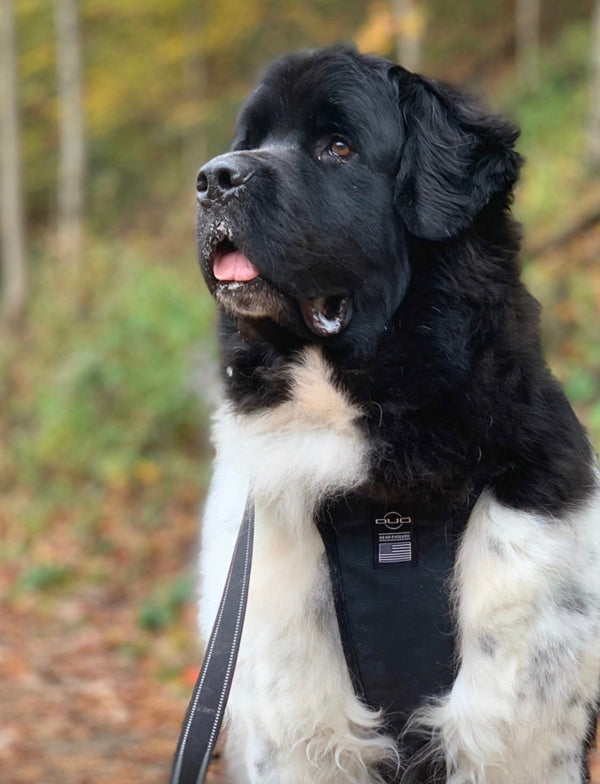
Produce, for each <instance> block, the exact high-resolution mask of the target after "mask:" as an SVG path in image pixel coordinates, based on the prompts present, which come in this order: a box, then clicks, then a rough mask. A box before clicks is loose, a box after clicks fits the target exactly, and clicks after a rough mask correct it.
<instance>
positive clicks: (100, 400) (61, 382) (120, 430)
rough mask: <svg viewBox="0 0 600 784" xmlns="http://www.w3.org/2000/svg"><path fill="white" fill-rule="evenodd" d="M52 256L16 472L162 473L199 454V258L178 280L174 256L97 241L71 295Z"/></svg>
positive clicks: (124, 477)
mask: <svg viewBox="0 0 600 784" xmlns="http://www.w3.org/2000/svg"><path fill="white" fill-rule="evenodd" d="M187 261H188V260H186V262H187ZM43 263H44V264H45V270H44V274H43V275H42V277H41V280H40V284H41V285H40V291H39V294H38V296H37V298H36V300H35V303H34V307H33V310H32V314H31V315H32V319H33V321H34V322H35V324H37V325H38V329H37V330H35V334H34V337H33V345H32V346H31V347H30V352H31V354H30V364H29V366H28V368H27V372H28V374H29V379H28V380H29V382H30V389H29V394H28V395H26V396H25V397H23V398H20V399H19V400H14V401H12V403H11V407H12V415H13V416H12V418H13V421H15V422H18V423H19V426H18V427H15V428H14V429H12V430H11V434H10V435H11V441H12V444H11V445H12V447H13V451H14V455H15V459H16V461H17V467H18V471H19V472H23V473H24V475H26V476H27V477H29V479H30V481H32V482H33V483H34V484H39V483H40V482H43V481H44V480H45V479H46V478H50V477H51V478H52V479H53V480H54V481H55V482H56V483H57V484H58V486H61V485H63V486H64V483H65V482H66V483H67V486H70V485H73V483H77V482H86V481H88V482H89V481H92V482H96V483H102V484H104V483H109V484H116V485H122V484H127V483H128V482H129V481H130V480H132V479H133V478H135V477H140V478H141V480H142V482H145V483H146V484H152V483H153V482H155V481H158V476H159V475H160V474H161V473H163V472H164V471H168V465H167V463H168V460H167V458H166V456H169V455H172V454H175V455H179V456H181V455H184V454H191V453H194V452H195V453H197V451H198V442H199V427H200V422H201V411H200V407H199V402H198V396H197V394H196V392H195V391H194V390H193V389H192V385H191V381H190V377H191V355H192V351H193V349H194V347H195V346H197V345H198V344H199V343H200V342H203V341H205V339H206V335H207V333H208V332H209V323H210V322H211V319H212V308H211V305H210V303H209V302H208V295H207V294H206V293H205V291H204V287H203V285H202V283H201V281H200V279H199V275H198V273H197V272H196V270H195V265H194V262H193V261H192V259H189V272H188V274H186V275H181V276H178V275H175V274H173V269H172V268H170V266H171V267H172V266H175V264H172V265H169V264H168V263H164V264H160V265H159V264H156V263H154V264H151V263H147V262H144V261H143V260H142V259H141V258H140V257H139V256H138V255H137V254H136V253H134V252H132V251H131V250H130V249H126V248H124V247H123V246H121V245H119V244H112V245H97V246H94V247H93V249H92V251H91V253H90V255H89V256H88V258H86V260H85V271H84V273H83V275H82V279H81V280H80V281H79V283H78V284H77V285H76V288H75V289H73V288H71V290H68V289H67V290H66V291H65V290H64V289H63V290H62V291H61V288H60V279H57V278H60V273H59V274H58V275H52V274H51V267H52V266H55V264H56V262H53V261H51V260H45V261H44V262H43ZM161 463H162V464H164V465H162V467H160V468H157V469H156V470H153V468H152V466H154V465H156V466H158V465H159V464H161Z"/></svg>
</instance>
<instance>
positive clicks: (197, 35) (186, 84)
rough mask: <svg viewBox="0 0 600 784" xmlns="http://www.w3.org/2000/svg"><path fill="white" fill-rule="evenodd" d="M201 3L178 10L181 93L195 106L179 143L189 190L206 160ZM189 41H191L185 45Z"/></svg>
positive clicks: (188, 2) (186, 1)
mask: <svg viewBox="0 0 600 784" xmlns="http://www.w3.org/2000/svg"><path fill="white" fill-rule="evenodd" d="M203 12H204V7H203V3H201V1H200V0H183V4H182V9H181V17H180V18H181V35H182V37H183V39H184V42H185V44H186V46H185V47H184V51H185V54H184V58H183V62H182V67H183V90H184V95H185V99H186V100H187V101H190V102H193V103H194V105H195V106H196V117H197V120H196V122H195V123H193V124H192V125H191V126H190V127H188V128H187V129H186V133H185V136H184V138H183V144H182V164H183V178H184V182H186V183H189V184H190V188H191V187H193V184H194V182H195V178H196V173H197V171H198V169H199V168H200V167H201V166H202V165H203V164H204V163H205V162H206V160H207V158H208V148H207V142H206V106H205V103H206V96H207V79H208V77H207V73H206V62H205V59H204V53H203V52H202V28H203V22H204V19H203ZM190 38H191V39H192V41H193V44H192V46H191V47H190V46H189V41H190Z"/></svg>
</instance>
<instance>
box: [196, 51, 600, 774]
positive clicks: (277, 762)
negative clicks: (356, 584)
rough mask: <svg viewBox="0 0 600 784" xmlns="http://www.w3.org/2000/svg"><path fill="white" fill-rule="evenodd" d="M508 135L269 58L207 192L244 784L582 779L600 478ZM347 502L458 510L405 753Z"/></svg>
mask: <svg viewBox="0 0 600 784" xmlns="http://www.w3.org/2000/svg"><path fill="white" fill-rule="evenodd" d="M517 136H518V131H517V129H516V128H515V127H514V126H513V125H512V124H510V123H508V122H507V121H505V120H504V119H502V118H500V117H497V116H494V115H490V114H489V113H486V112H485V110H484V109H482V108H481V107H480V106H479V105H478V103H477V102H475V101H474V100H473V99H471V98H469V97H466V96H464V95H462V94H461V93H460V92H458V91H456V90H454V89H453V88H451V87H449V86H447V85H445V84H443V83H440V82H437V81H434V80H431V79H428V78H425V77H422V76H419V75H416V74H413V73H410V72H408V71H407V70H405V69H403V68H402V67H400V66H397V65H395V64H393V63H391V62H389V61H386V60H384V59H380V58H378V57H375V56H367V55H363V54H359V53H358V52H356V51H355V50H354V49H352V48H350V47H343V46H342V47H333V48H327V49H324V50H315V51H309V52H302V53H299V54H292V55H288V56H285V57H283V58H282V59H280V60H278V61H276V62H275V63H274V64H273V65H272V66H271V67H270V68H269V69H268V71H267V72H266V74H265V76H264V78H263V79H262V81H261V82H260V83H259V85H258V87H257V88H256V89H255V90H254V92H253V93H252V94H251V95H250V97H249V98H248V100H247V102H246V103H245V104H244V106H243V108H242V110H241V113H240V115H239V118H238V122H237V127H236V133H235V140H234V142H233V146H232V151H230V152H228V153H226V154H224V155H220V156H219V157H216V158H214V159H213V160H211V161H210V162H209V163H207V164H206V165H205V166H204V167H203V168H202V169H201V170H200V172H199V174H198V181H197V242H198V254H199V260H200V266H201V269H202V272H203V275H204V278H205V280H206V284H207V286H208V288H209V290H210V291H211V293H212V294H213V295H214V298H215V299H216V302H217V305H218V319H219V323H218V334H219V342H220V350H221V358H222V377H223V383H224V402H223V404H222V407H221V408H220V410H219V412H218V414H217V416H216V419H215V424H214V431H213V435H214V442H215V445H216V459H215V464H214V475H213V479H212V484H211V486H210V490H209V494H208V498H207V502H206V507H205V513H204V521H203V532H202V557H201V566H200V573H201V602H200V626H201V629H202V631H203V633H204V634H205V635H208V632H209V631H210V627H211V625H212V621H213V619H214V617H215V614H216V611H217V606H218V601H219V597H220V594H221V590H222V588H223V584H224V581H225V577H226V571H227V564H228V563H229V558H230V554H231V551H232V548H233V544H234V540H235V536H236V533H237V530H238V527H239V524H240V521H241V518H242V514H243V509H244V504H245V501H246V498H247V496H248V494H249V493H250V494H251V495H252V497H253V499H254V503H255V514H256V532H255V545H254V564H253V572H252V577H251V582H250V591H249V599H248V608H247V616H246V621H245V628H244V633H243V638H242V643H241V649H240V654H239V660H238V666H237V671H236V674H235V678H234V682H233V687H232V691H231V696H230V701H229V706H228V716H227V727H228V729H227V740H226V755H227V759H228V765H229V772H230V775H231V779H232V781H233V782H236V784H258V782H260V784H308V783H309V782H310V783H311V784H375V782H390V781H403V782H404V781H419V782H423V784H425V782H431V781H444V782H447V783H448V784H578V783H579V782H582V781H584V780H586V778H587V775H588V774H587V772H586V762H585V756H586V739H587V738H588V737H589V731H590V727H591V726H592V724H593V720H594V717H595V713H596V700H597V695H598V686H599V676H600V482H599V475H598V470H597V468H596V464H595V458H594V455H593V452H592V449H591V447H590V444H589V442H588V439H587V437H586V435H585V432H584V430H583V428H582V427H581V425H580V424H579V423H578V421H577V420H576V418H575V416H574V414H573V412H572V410H571V408H570V407H569V404H568V403H567V401H566V398H565V397H564V394H563V392H562V391H561V389H560V387H559V385H558V383H557V382H556V380H555V379H554V378H553V377H552V375H551V374H550V372H549V370H548V368H547V366H546V365H545V363H544V360H543V358H542V352H541V349H540V341H539V335H538V318H539V307H538V305H537V303H536V302H535V300H534V299H533V298H532V297H531V296H530V295H529V293H528V292H527V291H526V289H525V288H524V286H523V284H522V283H521V281H520V276H519V275H520V273H519V245H520V230H519V227H518V224H517V223H516V222H515V220H514V219H513V217H512V216H511V209H510V208H511V203H512V198H513V197H512V191H513V187H514V185H515V183H516V181H517V178H518V174H519V168H520V165H521V158H520V156H519V154H518V153H517V152H516V151H515V149H514V145H515V141H516V139H517ZM348 493H359V494H360V495H361V497H364V498H368V499H376V500H377V501H378V502H380V503H382V504H389V505H393V504H395V502H396V501H397V499H410V504H411V508H413V509H420V510H422V511H423V513H424V514H428V515H440V514H441V515H444V514H449V513H451V512H452V510H456V509H458V508H465V507H467V506H468V507H469V510H470V511H469V516H468V521H467V523H466V525H465V527H464V530H462V532H461V534H460V541H459V543H458V548H457V552H456V555H455V558H454V565H453V569H452V575H451V578H450V581H449V583H448V585H447V591H448V595H449V596H450V597H451V606H452V608H453V609H452V621H453V633H454V638H455V641H456V650H457V658H456V662H455V669H454V673H453V683H452V685H451V687H450V688H449V689H448V690H446V692H444V693H442V694H439V693H438V694H433V695H427V694H424V695H422V696H423V699H422V700H421V702H420V704H419V706H417V708H416V710H415V711H414V713H413V714H412V716H411V718H410V719H409V720H408V721H407V732H417V733H422V734H423V738H424V739H426V740H425V741H424V745H423V747H422V749H421V750H420V751H419V753H418V754H416V757H415V756H412V757H411V754H413V752H412V751H411V750H410V749H411V748H412V747H410V745H409V744H407V745H406V747H405V744H404V736H403V735H402V734H401V735H400V736H398V735H397V734H394V733H390V731H389V729H388V725H387V720H386V716H385V713H384V712H382V710H381V708H382V707H385V706H377V705H369V704H367V703H366V702H365V700H364V699H363V698H362V697H361V695H360V694H359V693H358V691H357V690H356V688H355V684H354V682H353V680H352V678H351V676H350V673H349V669H348V665H347V662H346V659H345V656H344V652H343V650H342V643H341V639H340V632H339V628H338V624H337V621H336V611H335V608H334V599H333V588H332V578H331V573H330V571H329V569H328V566H327V558H326V557H325V550H324V543H323V538H322V536H321V535H320V532H319V529H318V527H317V524H316V521H317V519H318V517H319V515H320V513H321V510H322V509H323V507H324V506H325V505H326V504H327V503H328V502H329V501H331V499H335V498H340V497H343V496H344V495H345V494H348ZM390 620H391V622H392V623H393V617H392V618H391V619H390ZM410 667H411V661H410V651H407V654H406V657H403V660H402V661H399V662H398V668H399V672H400V673H401V672H404V670H405V669H406V668H408V669H410ZM390 688H391V685H390ZM407 749H408V751H407ZM417 758H418V759H417ZM423 766H424V767H423Z"/></svg>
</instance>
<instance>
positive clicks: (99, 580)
mask: <svg viewBox="0 0 600 784" xmlns="http://www.w3.org/2000/svg"><path fill="white" fill-rule="evenodd" d="M337 41H354V42H356V44H357V45H358V46H359V47H360V48H361V49H362V50H364V51H373V52H377V53H379V54H382V55H385V56H389V57H390V58H398V59H399V60H400V61H401V62H403V64H404V65H407V66H408V67H411V68H414V69H416V70H420V71H422V72H424V73H427V74H428V75H431V76H437V77H442V78H444V79H447V80H450V81H453V82H456V83H458V84H460V85H462V86H464V87H466V88H468V89H470V90H472V91H475V92H478V93H480V94H482V95H484V96H485V97H486V99H487V101H488V103H490V104H491V105H492V107H494V108H495V109H498V110H501V111H504V112H506V113H508V114H509V115H510V116H512V117H513V118H514V119H515V120H516V121H517V122H518V123H519V124H520V125H521V127H522V129H523V135H522V138H521V141H520V150H521V152H522V153H523V154H524V155H525V157H526V159H527V164H526V167H525V170H524V176H523V181H522V184H521V185H520V186H519V189H518V195H517V202H516V207H515V209H516V213H517V215H518V216H519V218H520V219H521V220H522V221H523V223H524V225H525V229H526V240H525V250H524V274H525V278H526V280H527V282H528V284H529V286H530V287H531V289H532V290H533V293H534V294H535V295H536V296H537V297H538V299H540V300H541V302H542V304H543V305H544V316H543V334H544V341H545V346H546V350H547V354H548V358H549V362H550V364H551V366H552V368H553V370H554V372H555V373H556V374H557V375H558V377H559V378H560V379H561V381H562V382H563V383H564V384H565V386H566V390H567V393H568V395H569V397H570V399H571V401H572V402H573V405H574V406H575V408H576V410H577V412H578V414H579V415H580V417H581V418H582V419H583V420H584V422H585V423H586V425H587V426H588V428H589V430H590V433H591V435H592V438H593V440H594V441H595V444H596V446H598V445H599V444H600V339H599V338H600V330H599V327H598V323H599V316H600V264H599V262H598V260H599V258H600V0H570V2H569V3H565V2H563V1H561V0H486V2H485V3H482V2H480V0H461V1H460V2H456V0H373V1H371V0H344V1H343V2H342V1H341V0H307V2H290V1H289V0H220V1H217V0H213V2H208V0H155V2H148V0H80V1H79V2H78V1H77V0H0V101H1V103H0V162H1V169H0V197H1V209H2V212H1V219H0V230H1V239H2V245H1V252H2V256H1V261H2V285H1V288H0V297H1V304H2V312H1V317H0V319H1V323H0V438H1V439H2V444H1V447H0V492H1V494H2V495H1V498H0V542H1V544H0V604H1V607H0V704H2V710H3V718H4V721H3V724H2V726H0V769H1V771H2V773H1V774H0V778H1V779H2V781H3V782H4V781H5V782H55V781H61V782H64V784H85V782H95V783H98V782H111V784H114V782H119V784H127V782H134V781H135V782H139V781H144V782H164V781H166V778H167V773H168V770H169V766H170V759H171V754H172V752H173V750H174V745H175V741H176V736H177V733H178V729H179V724H180V721H181V719H182V717H183V712H184V709H185V705H186V702H187V698H188V692H189V690H190V688H191V684H192V683H193V680H194V678H195V674H196V669H197V664H198V660H199V654H200V651H199V645H198V643H197V642H196V637H195V630H194V609H193V603H194V581H193V561H194V558H195V553H196V529H197V510H198V507H199V504H200V502H201V500H202V496H203V492H204V488H205V486H206V481H207V472H208V461H209V457H210V447H209V445H208V439H207V435H206V432H207V422H208V412H209V408H210V404H209V402H208V398H209V397H210V389H211V388H212V387H213V384H214V381H213V367H214V362H215V347H214V344H213V339H212V326H213V315H214V313H213V306H212V304H211V302H210V301H209V298H208V296H207V294H206V292H205V290H204V287H203V284H202V281H201V277H200V275H199V273H198V271H197V269H196V262H195V250H194V238H193V220H194V181H195V174H196V171H197V169H198V168H199V166H200V165H201V163H203V162H204V161H205V160H206V159H208V158H209V157H211V156H212V155H214V154H216V153H218V152H222V151H224V150H225V149H227V147H228V145H229V140H230V137H231V131H232V127H233V123H234V119H235V115H236V111H237V108H238V107H239V104H240V102H241V101H242V100H243V98H244V96H245V95H246V93H247V92H248V90H249V88H250V87H251V85H252V83H253V82H254V81H255V79H256V78H257V76H258V75H259V74H260V72H261V70H262V69H263V68H264V67H265V65H266V64H267V63H268V62H269V61H270V60H271V59H272V58H273V57H275V56H277V55H278V54H280V53H282V52H283V51H286V50H291V49H299V48H303V47H308V46H320V45H325V44H328V43H332V42H337ZM211 775H212V776H213V781H216V780H217V778H218V770H215V771H213V773H212V774H211Z"/></svg>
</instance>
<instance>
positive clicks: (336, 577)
mask: <svg viewBox="0 0 600 784" xmlns="http://www.w3.org/2000/svg"><path fill="white" fill-rule="evenodd" d="M473 505H474V500H473V502H472V503H471V504H470V505H469V507H468V508H466V509H464V510H461V511H460V512H457V513H454V514H452V515H449V516H446V517H444V518H441V519H440V518H432V517H424V516H423V515H420V514H419V512H418V511H416V510H413V509H411V507H410V505H408V504H406V503H403V502H397V503H395V504H394V505H389V506H381V505H378V504H375V503H373V502H370V501H368V500H367V499H365V498H361V497H358V496H346V497H344V498H342V499H340V500H337V501H335V502H333V503H330V504H329V505H328V506H327V507H326V509H325V510H324V511H323V513H322V514H321V516H320V519H319V530H320V532H321V536H322V537H323V541H324V543H325V549H326V552H327V559H328V563H329V570H330V574H331V578H332V585H333V593H334V600H335V607H336V613H337V618H338V624H339V629H340V636H341V639H342V645H343V649H344V654H345V657H346V662H347V665H348V669H349V671H350V673H351V676H352V679H353V683H354V688H355V690H356V692H357V694H358V695H359V696H360V697H362V699H363V700H364V702H366V704H367V705H369V707H371V708H373V709H376V710H379V709H382V710H383V712H384V719H385V725H386V729H387V731H388V732H389V733H390V734H391V735H392V736H394V737H397V736H399V735H400V733H401V732H402V730H403V729H404V726H405V723H406V720H407V719H408V717H409V715H410V714H411V713H412V712H413V711H414V710H415V708H418V707H419V706H420V705H422V703H423V700H424V698H425V697H428V696H435V695H439V694H440V693H441V692H443V691H444V690H446V689H448V688H449V687H450V686H451V684H452V682H453V680H454V676H455V663H456V656H455V640H454V636H453V628H452V622H451V620H452V619H451V610H450V607H449V601H448V598H449V593H450V591H449V584H448V583H449V580H450V577H451V573H452V569H453V566H454V559H455V555H456V548H457V546H458V541H459V538H460V534H461V533H462V531H463V530H464V527H465V525H466V523H467V520H468V518H469V515H470V513H471V510H472V508H473ZM407 743H411V740H410V738H408V737H407V738H406V739H405V740H404V743H403V745H404V746H405V747H406V745H407ZM413 743H414V744H416V745H415V747H414V748H413V749H412V750H413V751H416V750H417V749H418V746H419V741H418V740H416V739H415V740H414V741H413Z"/></svg>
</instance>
